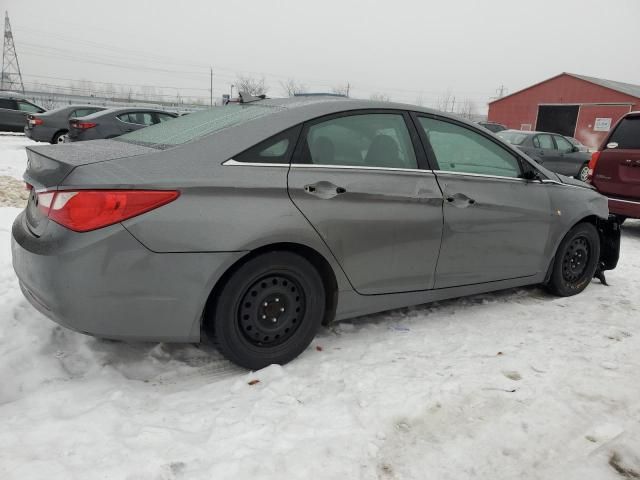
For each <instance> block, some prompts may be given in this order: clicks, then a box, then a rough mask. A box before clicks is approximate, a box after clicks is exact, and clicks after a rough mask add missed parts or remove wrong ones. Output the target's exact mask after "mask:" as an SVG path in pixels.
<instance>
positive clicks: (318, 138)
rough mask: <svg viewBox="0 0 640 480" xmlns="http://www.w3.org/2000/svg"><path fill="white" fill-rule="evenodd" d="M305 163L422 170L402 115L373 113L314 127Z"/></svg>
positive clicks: (307, 138)
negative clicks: (419, 168)
mask: <svg viewBox="0 0 640 480" xmlns="http://www.w3.org/2000/svg"><path fill="white" fill-rule="evenodd" d="M304 140H305V143H304V148H303V158H302V162H303V163H313V164H316V165H345V166H354V167H382V168H418V165H417V161H416V156H415V153H414V151H413V145H412V143H411V137H410V136H409V130H408V129H407V125H406V123H405V121H404V117H403V116H402V114H396V113H370V114H360V115H349V116H343V117H337V118H333V119H331V120H327V121H324V122H320V123H315V124H312V125H311V126H310V127H309V128H308V130H307V133H306V135H305V139H304Z"/></svg>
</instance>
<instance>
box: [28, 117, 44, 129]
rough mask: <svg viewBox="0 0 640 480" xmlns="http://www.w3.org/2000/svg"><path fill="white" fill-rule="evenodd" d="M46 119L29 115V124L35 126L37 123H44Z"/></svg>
mask: <svg viewBox="0 0 640 480" xmlns="http://www.w3.org/2000/svg"><path fill="white" fill-rule="evenodd" d="M43 124H44V120H42V119H41V118H38V117H34V116H33V115H29V125H31V126H32V127H35V126H36V125H43Z"/></svg>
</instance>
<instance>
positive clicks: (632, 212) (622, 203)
mask: <svg viewBox="0 0 640 480" xmlns="http://www.w3.org/2000/svg"><path fill="white" fill-rule="evenodd" d="M609 212H610V213H614V214H616V215H622V216H624V217H631V218H640V200H638V201H635V200H622V199H619V198H612V197H609Z"/></svg>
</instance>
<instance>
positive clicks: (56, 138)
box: [51, 130, 69, 145]
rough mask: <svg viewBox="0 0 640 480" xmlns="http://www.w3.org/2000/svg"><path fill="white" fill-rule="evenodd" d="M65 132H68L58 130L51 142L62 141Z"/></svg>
mask: <svg viewBox="0 0 640 480" xmlns="http://www.w3.org/2000/svg"><path fill="white" fill-rule="evenodd" d="M67 133H69V132H67V131H66V130H60V131H59V132H56V134H55V135H54V136H53V138H52V139H51V143H52V144H54V145H55V144H56V143H64V137H65V135H66V134H67Z"/></svg>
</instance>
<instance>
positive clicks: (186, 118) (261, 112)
mask: <svg viewBox="0 0 640 480" xmlns="http://www.w3.org/2000/svg"><path fill="white" fill-rule="evenodd" d="M281 109H282V108H281V107H276V106H273V105H256V104H249V105H226V106H224V107H214V108H211V109H209V110H203V111H200V112H195V113H190V114H188V115H183V116H181V117H178V118H176V119H174V120H169V121H167V122H162V123H158V124H156V125H152V126H150V127H146V128H143V129H140V130H136V131H135V132H131V133H127V134H125V135H122V136H120V137H118V138H117V140H120V141H123V142H128V143H135V144H139V145H145V146H151V147H156V148H169V147H171V146H174V145H181V144H183V143H186V142H189V141H191V140H194V139H196V138H201V137H204V136H206V135H210V134H212V133H215V132H218V131H220V130H223V129H225V128H228V127H232V126H235V125H240V124H242V123H245V122H248V121H249V120H254V119H256V118H260V117H263V116H265V115H269V114H270V113H275V112H277V111H279V110H281Z"/></svg>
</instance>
